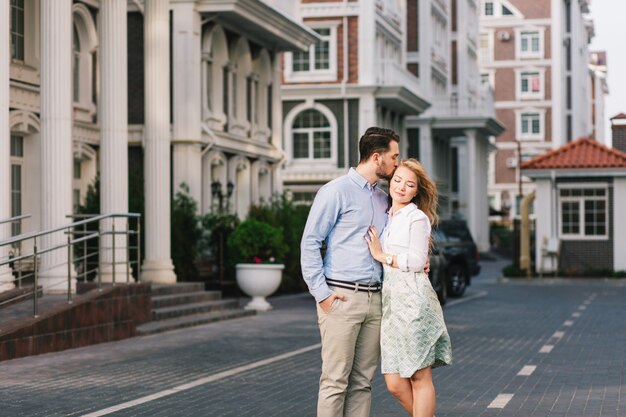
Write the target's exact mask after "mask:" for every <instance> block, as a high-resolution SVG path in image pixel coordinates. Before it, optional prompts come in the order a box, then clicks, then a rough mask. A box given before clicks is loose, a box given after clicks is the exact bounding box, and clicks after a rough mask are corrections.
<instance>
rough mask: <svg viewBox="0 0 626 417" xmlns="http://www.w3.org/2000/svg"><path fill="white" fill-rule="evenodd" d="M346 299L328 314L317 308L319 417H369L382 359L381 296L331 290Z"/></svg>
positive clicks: (337, 289) (334, 303)
mask: <svg viewBox="0 0 626 417" xmlns="http://www.w3.org/2000/svg"><path fill="white" fill-rule="evenodd" d="M331 289H332V290H333V291H335V292H337V293H339V294H343V295H345V296H346V301H341V300H335V301H334V302H333V305H332V307H331V309H330V312H329V313H328V314H326V313H324V312H323V311H322V309H321V308H320V306H319V305H318V306H317V316H318V323H319V326H320V333H321V336H322V376H321V377H320V390H319V397H318V402H317V416H318V417H368V416H369V414H370V407H371V402H372V379H374V374H375V372H376V368H377V367H378V357H379V355H380V319H381V315H382V307H381V294H380V292H379V293H367V292H361V291H358V292H355V291H353V290H346V289H343V288H336V287H331Z"/></svg>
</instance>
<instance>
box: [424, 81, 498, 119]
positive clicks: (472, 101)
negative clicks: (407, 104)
mask: <svg viewBox="0 0 626 417" xmlns="http://www.w3.org/2000/svg"><path fill="white" fill-rule="evenodd" d="M430 111H431V112H432V113H431V114H432V115H433V116H435V117H492V118H495V117H496V112H495V108H494V100H493V91H492V90H491V88H490V87H489V85H487V84H483V85H482V86H481V90H480V91H479V93H478V94H476V95H475V96H469V95H458V94H456V93H453V94H451V95H450V96H447V97H435V98H433V100H432V107H431V109H430Z"/></svg>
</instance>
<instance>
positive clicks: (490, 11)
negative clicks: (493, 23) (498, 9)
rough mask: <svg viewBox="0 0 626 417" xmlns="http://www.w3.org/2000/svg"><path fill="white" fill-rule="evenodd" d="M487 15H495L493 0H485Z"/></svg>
mask: <svg viewBox="0 0 626 417" xmlns="http://www.w3.org/2000/svg"><path fill="white" fill-rule="evenodd" d="M485 16H493V2H491V1H487V2H485Z"/></svg>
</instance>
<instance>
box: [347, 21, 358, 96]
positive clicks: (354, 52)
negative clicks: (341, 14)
mask: <svg viewBox="0 0 626 417" xmlns="http://www.w3.org/2000/svg"><path fill="white" fill-rule="evenodd" d="M348 48H349V49H348V70H349V77H348V82H349V83H352V84H356V83H358V82H359V18H358V17H356V16H355V17H349V18H348Z"/></svg>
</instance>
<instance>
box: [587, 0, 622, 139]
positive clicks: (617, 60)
mask: <svg viewBox="0 0 626 417" xmlns="http://www.w3.org/2000/svg"><path fill="white" fill-rule="evenodd" d="M589 9H590V12H591V13H590V17H591V18H592V19H593V21H594V23H595V32H596V36H595V37H594V38H593V40H592V41H591V45H590V47H589V49H590V50H591V51H606V52H607V64H608V69H607V70H608V85H609V95H608V96H607V97H606V101H605V105H606V108H605V116H606V120H605V126H606V130H605V132H606V134H607V135H608V136H609V137H610V135H611V123H610V121H609V118H610V117H613V116H615V115H616V114H618V113H622V112H624V113H626V0H592V1H591V6H590V8H589ZM609 143H610V142H609Z"/></svg>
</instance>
